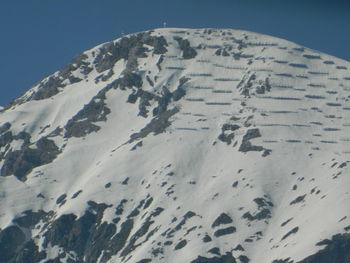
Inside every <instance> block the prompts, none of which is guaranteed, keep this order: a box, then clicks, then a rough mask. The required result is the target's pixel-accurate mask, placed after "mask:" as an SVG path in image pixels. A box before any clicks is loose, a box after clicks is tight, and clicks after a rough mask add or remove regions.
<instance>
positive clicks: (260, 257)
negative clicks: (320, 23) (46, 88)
mask: <svg viewBox="0 0 350 263" xmlns="http://www.w3.org/2000/svg"><path fill="white" fill-rule="evenodd" d="M183 30H185V31H186V32H188V33H176V31H183ZM183 30H182V29H175V28H174V29H173V28H166V29H157V30H155V31H154V32H153V33H152V34H153V35H162V36H164V37H165V38H166V40H167V42H168V44H169V46H168V47H167V49H168V52H167V53H166V54H165V59H164V62H163V63H162V64H161V67H162V70H161V71H159V70H158V68H157V66H156V63H157V61H158V59H159V56H158V55H157V56H152V55H150V54H149V56H148V57H147V58H141V59H139V60H138V63H139V65H140V66H139V69H140V71H143V72H146V73H144V75H143V83H144V86H143V89H144V90H147V91H149V92H152V93H159V92H160V91H161V89H162V87H163V86H164V85H166V86H167V88H168V89H169V90H170V91H174V90H175V89H176V88H177V86H178V80H179V79H180V78H181V77H189V78H190V80H189V81H188V82H187V83H186V84H185V86H184V87H185V89H186V96H185V97H184V98H183V99H181V100H180V101H177V102H172V103H171V104H170V106H169V107H175V106H177V107H179V108H180V112H179V113H177V114H176V115H174V116H173V117H171V119H170V120H171V122H172V124H171V126H170V127H168V128H167V130H166V132H165V133H162V134H159V135H154V134H153V133H151V134H149V135H148V136H147V137H145V138H142V139H140V140H142V143H143V145H142V147H139V148H137V149H136V150H134V151H130V149H131V148H132V147H133V146H134V145H135V144H136V143H137V142H138V141H140V140H138V141H135V142H133V143H131V144H129V143H127V142H128V140H129V138H130V135H131V134H133V133H136V132H139V131H140V130H141V129H142V128H143V127H145V126H146V125H147V123H149V122H150V121H151V119H152V109H153V108H154V107H155V105H153V104H152V105H150V107H149V108H148V110H149V116H148V118H143V117H141V116H139V115H138V111H139V109H138V104H139V100H138V101H137V102H136V103H135V104H131V103H127V102H126V101H127V99H128V96H129V95H130V93H131V90H125V91H123V90H120V89H118V90H114V89H112V90H110V91H109V92H108V93H107V94H106V96H107V99H106V101H105V102H106V104H107V107H108V108H109V109H110V110H111V113H110V114H109V115H107V121H106V122H96V123H94V124H96V125H98V126H100V127H101V129H100V130H99V131H98V132H96V133H91V134H89V135H87V136H86V137H85V138H70V139H64V138H61V137H62V136H58V137H54V138H52V139H54V140H55V142H56V144H58V146H59V147H60V148H61V149H62V153H61V154H60V155H59V156H58V157H57V158H56V159H55V160H54V162H53V163H50V164H47V165H44V166H40V167H37V168H35V169H34V170H33V171H32V172H31V173H30V175H29V176H28V179H27V180H26V181H24V182H21V181H18V180H17V179H16V178H15V177H14V176H9V177H0V196H1V199H0V211H1V213H0V228H2V229H3V228H5V227H6V226H8V225H10V224H11V220H12V219H13V218H14V217H15V216H18V215H20V214H21V212H23V211H25V210H34V211H37V210H40V209H43V210H45V211H50V210H55V211H56V215H55V217H56V218H58V217H59V216H60V215H62V214H68V213H75V214H76V215H78V216H81V215H83V213H84V212H85V210H86V207H87V204H86V203H87V202H88V201H89V200H93V201H95V202H97V203H106V204H111V205H113V207H112V208H108V209H107V210H106V211H105V215H104V220H105V221H107V222H112V219H113V218H115V214H114V212H115V207H116V206H117V205H118V204H119V202H120V201H121V200H122V199H127V200H129V201H128V203H126V204H125V208H124V210H125V212H124V213H123V215H122V216H121V220H120V223H121V222H123V221H125V219H126V216H127V215H128V214H129V213H130V212H131V211H132V210H133V209H134V208H135V207H136V206H137V205H138V204H139V202H140V201H141V200H142V199H145V198H146V197H147V196H148V195H150V196H151V197H152V198H153V199H154V201H153V203H152V204H151V206H150V207H149V208H148V210H147V211H145V212H142V213H141V214H140V216H138V217H137V219H135V220H136V221H135V225H134V228H133V229H134V230H133V232H132V233H131V235H132V234H133V233H135V232H136V231H137V229H138V228H139V227H141V226H142V223H143V219H142V218H141V216H142V215H143V213H147V214H150V213H151V211H153V210H154V209H155V208H157V207H162V208H164V209H165V210H164V211H163V212H162V213H161V214H160V215H159V216H158V217H155V218H154V219H153V220H154V221H155V222H154V224H153V225H152V227H151V229H154V228H155V227H158V228H159V229H158V231H156V232H155V234H154V235H153V236H152V237H150V239H149V240H148V241H146V242H145V243H143V244H142V245H141V246H140V247H138V248H137V249H136V250H135V251H134V253H133V256H132V258H131V259H130V260H129V261H128V262H138V261H139V260H141V259H143V258H152V262H168V263H171V262H190V261H191V260H194V259H195V258H197V256H198V255H201V256H206V257H212V256H213V255H211V254H210V253H207V251H208V250H209V249H210V248H213V247H220V250H221V253H222V254H224V252H226V251H232V249H233V248H235V247H236V246H237V245H238V244H241V245H242V246H243V247H244V249H245V251H243V252H242V251H233V255H234V256H239V255H246V256H247V257H248V258H250V262H251V263H256V262H271V261H273V260H274V259H285V258H288V257H290V258H291V259H293V260H295V262H297V261H299V260H302V259H303V258H305V257H307V256H309V255H311V254H313V253H316V252H317V251H318V250H319V249H321V248H320V247H316V246H315V244H316V243H317V242H319V241H321V240H323V239H326V238H331V237H332V235H334V234H336V233H341V232H344V230H343V228H344V227H346V226H347V225H349V224H350V221H349V220H350V208H349V205H348V204H349V187H348V186H349V185H350V177H349V172H350V171H349V168H348V167H349V164H350V163H349V162H350V152H349V149H350V136H349V132H350V125H349V123H350V114H349V113H350V111H349V109H350V102H349V98H348V93H349V90H350V80H349V79H347V78H348V77H350V70H348V69H345V70H339V69H337V68H336V67H337V66H346V67H348V68H350V63H349V62H346V61H343V60H340V59H338V58H335V57H331V56H329V55H326V54H321V53H319V52H317V51H313V50H309V49H307V48H304V51H299V50H298V49H300V48H302V47H300V46H299V45H297V44H294V43H291V42H288V41H285V40H281V39H277V38H273V37H270V36H265V35H260V34H256V33H251V32H246V31H238V30H230V29H223V30H216V31H214V32H213V33H211V34H207V33H205V32H204V31H205V29H198V30H195V29H183ZM223 33H225V34H224V35H223ZM175 35H178V36H180V37H183V38H184V39H189V41H190V43H191V46H192V47H197V46H199V45H203V46H204V47H205V48H202V49H196V51H197V52H198V55H197V56H196V57H195V58H193V59H190V60H185V59H182V58H181V51H180V49H179V48H178V45H177V42H176V41H175V40H174V39H173V36H175ZM233 39H236V40H241V41H243V42H244V43H246V47H244V48H242V50H241V49H238V46H239V45H238V43H237V41H234V40H233ZM216 45H219V46H224V45H226V46H227V48H229V47H230V46H231V47H232V49H233V50H234V52H237V53H239V52H241V55H247V56H248V58H245V57H244V56H243V57H241V58H240V59H234V58H233V57H232V56H227V57H226V56H216V55H214V54H215V51H216V50H217V47H215V46H216ZM99 47H100V46H99ZM99 47H96V48H95V49H92V50H90V51H89V52H87V53H88V54H90V55H89V56H91V57H92V55H91V54H92V53H91V52H93V51H95V52H98V50H99ZM213 47H215V48H213ZM305 54H309V55H313V56H320V57H321V59H308V58H307V57H305V56H304V55H305ZM250 55H252V57H250ZM91 59H92V58H91ZM250 60H251V61H250ZM329 60H331V61H334V63H335V64H325V63H323V61H329ZM276 61H287V63H279V62H276ZM293 63H294V64H303V65H306V66H307V68H303V67H293V66H291V65H290V64H293ZM125 65H126V62H125V61H123V60H120V61H119V62H118V63H117V64H116V65H115V66H114V68H113V70H114V75H113V76H112V78H111V79H109V80H108V81H107V82H103V81H100V82H98V83H95V81H94V79H95V78H96V77H97V76H98V73H97V72H96V70H93V71H92V72H91V73H89V75H88V76H87V78H86V80H84V81H81V82H79V83H75V84H71V85H68V86H67V87H65V88H63V89H62V92H60V93H58V94H57V95H55V96H53V97H52V98H49V99H46V100H39V101H29V102H26V103H23V104H21V105H16V106H13V107H12V108H10V109H7V110H6V111H3V112H0V124H2V123H5V122H10V123H11V125H12V127H11V131H12V132H13V133H14V134H18V133H19V132H20V131H22V130H23V129H24V130H25V131H26V132H28V133H30V134H31V136H32V142H35V141H37V140H38V139H39V138H40V137H42V136H46V135H48V134H50V133H51V132H52V131H54V130H55V129H56V128H57V127H61V128H63V127H64V126H65V124H66V123H67V122H68V120H69V119H71V118H72V117H73V116H74V115H75V114H76V113H77V112H79V111H80V110H81V109H82V108H83V106H84V105H85V104H87V103H89V101H90V100H91V99H92V98H93V97H94V96H95V95H96V94H97V93H98V92H99V91H100V90H101V89H102V88H104V87H105V86H107V85H108V84H109V83H112V82H113V80H115V79H118V78H119V77H120V75H121V73H122V71H123V69H124V68H125ZM174 68H183V70H179V69H174ZM147 71H150V73H148V72H147ZM319 73H324V74H319ZM145 74H147V75H148V76H149V77H150V78H151V79H152V80H153V81H154V83H155V85H154V87H152V86H151V85H149V84H148V82H147V81H146V80H145ZM203 74H205V75H203ZM252 74H255V76H256V77H255V78H256V79H255V80H254V83H260V84H259V85H263V83H264V81H265V80H266V78H269V81H270V84H271V87H272V88H271V91H270V92H266V93H265V94H257V93H256V92H255V94H254V95H252V94H251V96H250V97H244V96H243V95H241V94H240V91H239V89H238V88H237V86H238V85H239V83H240V82H241V80H243V81H247V80H248V78H249V77H250V76H251V75H252ZM279 74H282V75H279ZM285 74H290V75H291V76H289V75H288V76H287V75H285ZM156 76H157V77H158V79H157V80H156V79H155V77H156ZM300 76H306V77H300ZM254 85H258V84H254ZM35 89H36V88H34V89H33V90H31V91H28V93H27V94H26V95H24V96H26V97H29V95H28V94H31V92H34V91H35ZM314 96H319V97H317V98H316V97H314ZM153 103H155V102H153ZM0 110H1V107H0ZM232 117H236V119H235V120H232ZM225 123H231V124H237V125H239V126H240V127H241V128H240V129H239V130H237V131H236V132H235V138H234V142H237V145H236V146H235V147H234V146H233V145H234V142H233V143H232V144H231V145H226V143H224V142H221V141H220V140H218V136H219V134H220V133H221V127H222V125H223V124H225ZM46 125H50V126H49V128H47V129H46V130H45V131H44V132H43V133H40V131H41V130H42V129H43V127H45V126H46ZM252 128H258V129H259V130H260V132H261V135H262V136H261V137H260V138H255V139H252V140H251V141H250V142H251V143H252V144H253V145H257V146H263V147H264V148H266V149H270V150H271V154H270V155H268V156H266V157H262V156H261V155H262V152H256V151H255V152H254V151H249V152H247V153H243V152H239V151H238V148H239V146H240V144H241V141H242V138H243V136H244V134H245V133H246V131H247V130H249V129H252ZM21 143H22V141H21V140H18V141H17V140H16V141H14V142H13V143H12V144H11V147H10V149H12V150H18V149H19V148H20V147H21ZM0 151H1V153H5V152H6V151H8V150H6V149H5V148H4V147H1V148H0ZM335 162H337V165H335V166H333V167H332V165H333V164H334V163H335ZM343 162H347V163H348V165H347V166H346V167H345V168H342V169H340V168H337V167H339V165H340V164H341V163H343ZM0 165H1V163H0ZM169 165H171V166H169ZM239 170H241V171H240V172H239ZM170 172H173V173H174V174H173V175H172V176H169V173H170ZM339 172H341V174H340V175H338V177H337V178H336V179H332V177H334V175H336V174H337V173H339ZM127 177H128V178H129V181H128V184H127V185H124V184H122V183H121V182H123V181H124V180H125V179H126V178H127ZM235 181H238V186H237V187H236V188H233V187H232V184H233V183H234V182H235ZM109 182H111V187H110V188H105V185H106V184H107V183H109ZM163 183H164V184H165V183H166V184H165V185H162V184H163ZM172 185H173V186H172ZM294 185H296V186H297V189H296V190H293V186H294ZM169 188H171V189H172V190H173V191H174V193H172V194H167V192H169V191H170V190H169ZM314 188H315V189H316V190H315V191H314V192H312V193H311V191H312V189H314ZM79 190H82V193H81V194H80V195H79V196H78V197H77V198H75V199H71V196H72V195H73V194H74V193H76V192H77V191H79ZM318 190H319V191H320V192H319V193H318V194H316V192H317V191H318ZM39 193H41V194H42V195H43V196H44V197H45V198H44V199H43V198H38V197H37V195H38V194H39ZM63 193H66V194H67V202H66V204H64V205H63V206H61V207H58V205H57V204H56V199H57V198H58V197H59V196H60V195H62V194H63ZM305 194H306V196H305V200H304V201H303V202H300V203H296V204H294V205H290V203H291V202H292V201H293V200H295V199H296V198H297V197H298V196H302V195H305ZM264 196H265V197H267V199H268V200H270V201H271V202H272V203H273V204H274V206H273V207H272V208H271V213H272V217H271V218H270V219H265V220H260V221H259V220H255V221H251V222H249V221H248V220H247V219H244V218H242V216H243V215H244V214H245V213H246V212H250V213H251V214H252V215H253V214H254V213H255V212H256V211H257V205H256V203H255V202H254V201H253V200H254V199H255V198H258V197H259V198H260V197H264ZM330 210H331V212H330ZM188 211H193V212H194V213H196V216H194V217H192V218H190V219H188V221H187V222H186V224H185V225H184V226H183V228H182V229H181V230H180V231H177V232H175V233H174V237H173V238H172V240H173V245H171V246H164V255H163V256H164V258H160V257H154V256H153V255H152V254H151V250H152V248H154V247H155V244H156V243H157V242H162V243H164V242H165V241H166V238H165V237H164V236H163V235H161V234H162V233H163V232H164V231H166V230H167V229H168V228H169V227H170V228H173V227H175V226H176V225H177V224H178V223H179V221H181V219H182V217H183V215H184V214H186V212H188ZM222 212H225V213H227V214H228V215H230V216H231V217H232V219H233V224H232V225H233V226H235V227H236V229H237V231H236V232H235V233H234V234H231V235H225V236H222V237H218V238H215V237H214V232H215V231H216V230H217V229H212V228H211V225H212V223H213V221H214V220H215V219H216V218H217V217H218V216H219V215H220V214H221V213H222ZM344 216H348V218H347V219H345V220H343V221H341V222H339V221H340V219H341V218H343V217H344ZM174 217H176V218H178V220H177V221H176V222H172V219H173V218H174ZM290 218H293V219H292V220H291V221H290V222H289V223H288V224H287V225H285V226H284V227H281V224H282V223H283V222H286V221H287V220H288V219H290ZM120 223H119V224H120ZM193 226H197V229H196V230H194V231H193V232H191V233H190V234H188V235H187V236H185V233H186V230H188V229H190V228H191V227H193ZM227 226H231V225H227ZM294 227H299V231H298V232H297V233H295V234H292V235H290V236H289V237H287V238H285V239H284V240H281V239H282V237H283V236H284V235H285V234H286V233H287V232H289V231H290V230H292V229H293V228H294ZM151 229H150V230H151ZM259 231H261V233H262V237H261V238H260V239H258V240H257V239H256V238H255V239H254V240H255V241H254V242H252V243H250V242H246V241H245V240H246V239H247V238H250V237H251V236H253V235H255V234H256V233H257V232H259ZM206 233H208V234H209V235H210V236H211V237H212V238H213V241H212V242H210V243H203V241H202V238H203V237H204V236H205V234H206ZM180 239H187V242H188V243H187V245H186V246H185V247H184V248H182V249H180V250H175V251H174V245H176V244H177V243H178V241H179V240H180ZM142 240H145V237H144V238H143V239H141V240H139V241H138V242H141V241H142ZM49 251H50V253H49V256H50V257H51V258H53V257H54V256H55V255H56V254H57V253H58V251H59V249H58V248H57V247H52V248H49ZM110 262H125V261H120V258H119V257H118V255H116V256H115V257H113V258H112V259H111V260H110Z"/></svg>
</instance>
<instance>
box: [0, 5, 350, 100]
mask: <svg viewBox="0 0 350 263" xmlns="http://www.w3.org/2000/svg"><path fill="white" fill-rule="evenodd" d="M163 21H166V22H167V25H168V26H169V27H190V28H202V27H214V28H234V29H244V30H250V31H255V32H259V33H265V34H269V35H273V36H277V37H281V38H285V39H288V40H291V41H294V42H297V43H299V44H301V45H304V46H307V47H310V48H313V49H316V50H320V51H322V52H326V53H329V54H331V55H334V56H337V57H341V58H343V59H346V60H348V61H350V0H177V1H167V0H125V1H119V0H99V1H97V0H49V1H47V0H29V1H23V0H1V3H0V32H1V38H0V69H1V70H0V89H1V96H0V105H3V106H4V105H6V104H8V103H9V102H10V101H11V100H12V99H14V98H16V97H18V96H19V95H21V94H22V93H24V92H25V91H26V90H28V89H29V88H30V87H32V86H33V85H34V84H35V83H37V82H39V81H40V80H41V79H42V78H43V77H45V76H47V75H49V74H51V73H53V72H54V71H56V70H58V69H60V68H61V67H63V66H64V65H65V64H66V63H68V62H69V61H70V60H71V59H72V58H73V57H74V56H75V55H77V54H79V53H80V52H82V51H84V50H86V49H88V48H91V47H93V46H95V45H97V44H100V43H103V42H106V41H109V40H112V39H115V38H117V37H119V36H120V33H121V32H122V31H124V32H125V33H131V32H137V31H142V30H148V29H153V28H157V27H162V24H163Z"/></svg>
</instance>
